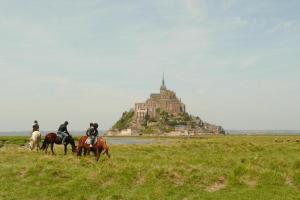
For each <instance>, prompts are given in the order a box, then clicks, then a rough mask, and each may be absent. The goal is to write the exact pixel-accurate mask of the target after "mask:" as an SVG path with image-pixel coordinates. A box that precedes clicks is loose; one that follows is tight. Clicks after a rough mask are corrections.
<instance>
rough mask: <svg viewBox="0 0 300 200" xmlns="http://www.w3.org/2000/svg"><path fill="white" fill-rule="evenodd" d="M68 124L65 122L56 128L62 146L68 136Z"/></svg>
mask: <svg viewBox="0 0 300 200" xmlns="http://www.w3.org/2000/svg"><path fill="white" fill-rule="evenodd" d="M68 124H69V122H67V121H65V123H63V124H61V125H60V126H59V128H58V131H57V134H58V135H60V136H61V137H62V142H61V143H62V144H65V140H66V138H67V136H68V135H70V134H69V132H68V129H67V126H68Z"/></svg>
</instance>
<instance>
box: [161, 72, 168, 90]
mask: <svg viewBox="0 0 300 200" xmlns="http://www.w3.org/2000/svg"><path fill="white" fill-rule="evenodd" d="M160 89H161V90H165V89H167V87H166V84H165V73H163V78H162V84H161V87H160Z"/></svg>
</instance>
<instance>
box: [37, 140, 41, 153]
mask: <svg viewBox="0 0 300 200" xmlns="http://www.w3.org/2000/svg"><path fill="white" fill-rule="evenodd" d="M40 149H41V146H40V141H38V143H37V146H36V150H37V151H39V150H40Z"/></svg>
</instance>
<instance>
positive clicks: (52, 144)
mask: <svg viewBox="0 0 300 200" xmlns="http://www.w3.org/2000/svg"><path fill="white" fill-rule="evenodd" d="M53 146H54V143H51V151H52V154H53V155H55V153H54V151H53Z"/></svg>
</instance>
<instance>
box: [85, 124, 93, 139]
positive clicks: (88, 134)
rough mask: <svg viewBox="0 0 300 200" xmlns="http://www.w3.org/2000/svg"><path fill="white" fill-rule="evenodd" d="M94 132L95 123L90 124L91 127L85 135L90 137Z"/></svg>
mask: <svg viewBox="0 0 300 200" xmlns="http://www.w3.org/2000/svg"><path fill="white" fill-rule="evenodd" d="M92 132H94V123H93V122H91V123H90V127H89V128H88V129H87V130H86V132H85V134H86V136H88V137H89V136H90V135H91V134H90V133H92Z"/></svg>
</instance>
